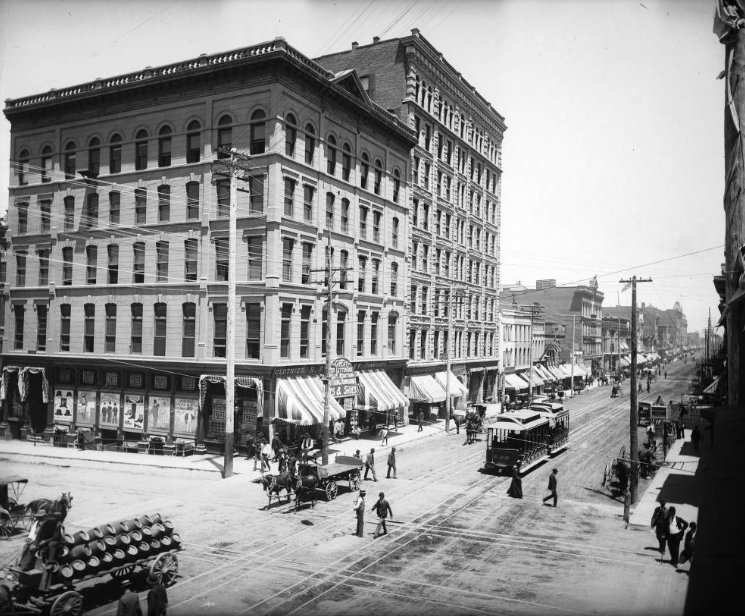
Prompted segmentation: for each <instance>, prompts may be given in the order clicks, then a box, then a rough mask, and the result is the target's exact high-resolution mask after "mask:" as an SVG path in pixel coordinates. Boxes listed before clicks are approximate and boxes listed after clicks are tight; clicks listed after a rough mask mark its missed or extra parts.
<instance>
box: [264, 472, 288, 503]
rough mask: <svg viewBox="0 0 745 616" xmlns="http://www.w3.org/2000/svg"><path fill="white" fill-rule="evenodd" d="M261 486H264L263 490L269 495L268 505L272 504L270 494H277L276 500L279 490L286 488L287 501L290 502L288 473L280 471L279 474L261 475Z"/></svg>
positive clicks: (278, 496)
mask: <svg viewBox="0 0 745 616" xmlns="http://www.w3.org/2000/svg"><path fill="white" fill-rule="evenodd" d="M259 481H260V482H261V487H262V488H264V492H266V493H267V496H268V497H269V504H268V505H267V508H268V507H271V505H272V495H275V494H276V496H277V501H279V498H280V492H281V491H282V490H287V502H288V503H289V502H290V491H291V490H292V478H291V476H290V475H289V474H288V473H280V474H279V475H262V477H261V479H260V480H259Z"/></svg>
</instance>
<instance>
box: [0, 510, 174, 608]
mask: <svg viewBox="0 0 745 616" xmlns="http://www.w3.org/2000/svg"><path fill="white" fill-rule="evenodd" d="M26 545H27V546H28V545H29V544H26ZM50 545H51V544H50ZM179 550H181V537H180V536H179V535H178V534H177V533H176V532H175V530H174V526H173V523H172V522H171V521H170V520H166V519H163V518H162V517H161V515H160V514H158V513H156V514H153V515H150V516H147V515H146V516H142V517H140V518H134V519H127V520H122V521H119V522H115V523H111V524H104V525H102V526H98V527H96V528H91V529H89V530H87V531H78V532H76V533H73V534H67V533H66V534H63V535H62V536H61V538H60V541H59V542H57V545H56V548H55V550H54V554H53V555H48V554H45V553H44V550H39V551H38V552H37V554H36V558H35V563H34V565H33V567H32V568H31V569H24V568H22V567H21V566H20V565H21V556H20V555H19V557H18V558H16V559H15V560H14V561H13V562H12V563H11V564H10V565H7V566H5V568H4V571H3V573H4V576H3V577H4V579H2V580H0V615H2V616H32V615H39V614H42V615H44V616H46V615H47V614H48V615H50V616H62V615H66V616H78V615H79V614H81V613H82V612H83V596H82V594H81V593H80V592H78V590H77V589H76V586H77V585H78V584H82V583H83V582H87V581H89V580H93V579H95V578H101V577H104V576H110V577H111V578H114V579H118V580H124V579H127V578H129V577H130V576H132V575H133V574H135V572H137V571H138V570H145V571H147V572H148V573H149V574H150V575H152V576H153V577H154V578H155V579H157V580H158V581H159V582H160V583H162V584H164V585H166V586H167V585H169V584H171V583H172V582H173V581H174V579H175V578H176V575H177V574H178V558H177V557H176V553H177V552H178V551H179Z"/></svg>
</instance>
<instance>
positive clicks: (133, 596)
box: [116, 586, 142, 616]
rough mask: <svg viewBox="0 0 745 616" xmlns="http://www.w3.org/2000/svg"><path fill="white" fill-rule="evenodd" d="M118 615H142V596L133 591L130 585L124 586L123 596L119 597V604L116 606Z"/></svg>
mask: <svg viewBox="0 0 745 616" xmlns="http://www.w3.org/2000/svg"><path fill="white" fill-rule="evenodd" d="M116 616H142V608H141V607H140V596H139V595H138V594H137V593H134V592H132V589H131V588H130V587H129V586H125V587H124V592H123V593H122V596H121V597H119V604H118V605H117V608H116Z"/></svg>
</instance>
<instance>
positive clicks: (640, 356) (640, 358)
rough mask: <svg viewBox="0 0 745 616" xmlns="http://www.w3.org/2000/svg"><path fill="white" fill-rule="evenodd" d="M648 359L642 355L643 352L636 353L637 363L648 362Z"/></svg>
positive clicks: (638, 364)
mask: <svg viewBox="0 0 745 616" xmlns="http://www.w3.org/2000/svg"><path fill="white" fill-rule="evenodd" d="M646 363H647V359H646V358H645V357H644V355H642V354H641V353H637V354H636V365H637V366H641V365H642V364H646Z"/></svg>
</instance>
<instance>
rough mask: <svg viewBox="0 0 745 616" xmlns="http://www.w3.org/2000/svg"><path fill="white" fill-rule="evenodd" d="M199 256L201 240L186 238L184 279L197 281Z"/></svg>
mask: <svg viewBox="0 0 745 616" xmlns="http://www.w3.org/2000/svg"><path fill="white" fill-rule="evenodd" d="M198 256H199V240H198V239H196V238H191V239H188V240H184V280H185V281H186V282H196V280H197V258H198Z"/></svg>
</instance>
